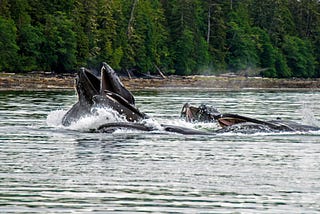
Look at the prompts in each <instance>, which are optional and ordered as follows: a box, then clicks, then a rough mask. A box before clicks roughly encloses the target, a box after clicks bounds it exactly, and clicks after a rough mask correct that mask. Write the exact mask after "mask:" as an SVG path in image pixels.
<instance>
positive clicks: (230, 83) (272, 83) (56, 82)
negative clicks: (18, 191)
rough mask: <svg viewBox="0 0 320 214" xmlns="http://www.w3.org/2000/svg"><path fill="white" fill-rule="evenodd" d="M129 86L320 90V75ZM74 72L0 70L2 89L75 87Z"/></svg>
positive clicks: (143, 81)
mask: <svg viewBox="0 0 320 214" xmlns="http://www.w3.org/2000/svg"><path fill="white" fill-rule="evenodd" d="M121 80H122V82H123V84H124V85H125V86H126V87H128V88H129V89H130V90H133V91H135V90H188V89H190V88H192V89H199V90H201V89H206V90H244V89H245V90H259V89H261V90H263V89H266V90H320V79H319V78H317V79H299V78H294V79H276V78H261V77H244V76H234V75H222V76H200V75H195V76H168V77H166V78H128V77H121ZM74 81H75V74H59V75H57V74H38V73H30V74H15V73H0V91H10V90H17V91H18V90H21V91H32V90H71V89H72V90H73V89H74V86H75V85H74V84H75V82H74Z"/></svg>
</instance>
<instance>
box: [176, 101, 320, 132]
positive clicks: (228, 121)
mask: <svg viewBox="0 0 320 214" xmlns="http://www.w3.org/2000/svg"><path fill="white" fill-rule="evenodd" d="M180 115H181V117H182V118H184V119H185V120H186V121H187V122H195V121H196V122H217V123H218V124H219V125H220V127H221V129H220V130H217V131H216V132H218V133H219V132H231V131H233V132H242V133H254V132H296V131H300V132H307V131H318V130H320V127H317V126H309V125H303V124H300V123H296V122H293V121H287V120H281V119H277V120H270V121H264V120H258V119H255V118H250V117H246V116H242V115H238V114H230V113H220V112H219V111H218V110H217V109H216V108H214V107H213V106H207V105H205V104H201V105H200V106H199V107H195V106H192V105H190V104H189V103H186V104H184V106H183V107H182V110H181V114H180Z"/></svg>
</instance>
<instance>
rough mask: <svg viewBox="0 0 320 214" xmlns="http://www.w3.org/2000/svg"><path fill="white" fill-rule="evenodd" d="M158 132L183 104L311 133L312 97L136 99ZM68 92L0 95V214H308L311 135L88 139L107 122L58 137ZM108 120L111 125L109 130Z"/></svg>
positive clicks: (263, 94) (312, 201) (317, 203)
mask: <svg viewBox="0 0 320 214" xmlns="http://www.w3.org/2000/svg"><path fill="white" fill-rule="evenodd" d="M134 95H135V98H136V105H137V106H138V107H139V109H140V110H141V111H143V112H145V113H147V114H148V115H149V116H151V118H152V119H149V120H148V121H146V123H150V124H152V125H154V126H158V125H159V124H160V123H166V124H174V125H180V126H184V127H189V128H196V129H202V130H208V131H210V130H216V129H218V127H217V125H216V124H205V123H195V124H191V123H186V122H184V121H183V120H182V119H180V118H179V115H180V111H181V108H182V106H183V104H184V103H185V102H189V103H191V104H194V105H199V104H201V103H206V104H209V105H213V106H215V107H216V108H218V109H219V110H220V111H221V112H223V113H237V114H241V115H245V116H249V117H254V118H257V119H262V120H269V119H276V118H277V117H281V118H283V119H286V120H292V121H296V122H299V123H303V124H308V125H317V126H320V123H319V121H320V92H317V91H276V90H275V91H262V90H261V91H250V90H247V91H246V90H243V91H236V92H235V91H206V90H193V89H190V90H183V91H170V90H168V91H138V92H134ZM76 100H77V96H76V94H75V92H74V91H64V92H62V91H30V92H22V91H16V92H13V91H1V92H0V213H108V212H109V213H319V212H320V132H307V133H299V132H296V133H257V134H236V133H223V134H215V135H212V136H200V135H194V136H184V135H181V134H175V133H167V132H164V131H154V132H142V131H128V130H127V131H125V130H118V131H116V132H114V133H112V134H105V133H90V132H89V130H90V128H92V127H97V126H98V125H99V124H101V123H103V122H104V120H105V119H106V118H108V120H111V121H113V120H117V118H115V115H114V114H113V113H112V112H111V111H108V110H104V109H99V111H98V114H97V115H96V116H92V117H85V118H83V119H81V120H80V121H78V122H77V123H75V124H73V125H71V126H70V127H68V128H65V127H63V126H62V125H61V118H62V116H63V114H64V113H65V112H66V111H67V110H68V109H69V108H70V106H72V104H73V103H75V102H76ZM118 119H119V118H118Z"/></svg>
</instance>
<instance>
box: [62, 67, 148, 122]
mask: <svg viewBox="0 0 320 214" xmlns="http://www.w3.org/2000/svg"><path fill="white" fill-rule="evenodd" d="M76 91H77V95H78V102H77V103H76V104H74V105H73V106H72V107H71V109H70V110H69V111H68V112H67V113H66V114H65V115H64V117H63V119H62V124H63V125H64V126H69V125H70V124H71V123H72V122H75V121H78V120H79V119H80V118H81V117H83V116H85V115H91V114H92V112H91V110H92V108H93V107H94V106H96V107H111V108H112V109H114V110H116V111H117V112H118V113H119V114H120V115H123V116H125V118H126V119H127V120H128V121H131V122H133V121H139V120H141V119H143V118H147V115H145V114H144V113H142V112H140V111H139V110H138V108H136V107H135V105H134V103H135V100H134V97H133V95H132V94H131V92H130V91H129V90H127V89H126V88H125V87H124V86H123V84H122V83H121V81H120V79H119V77H118V76H117V75H116V73H115V71H114V70H113V69H112V68H111V67H110V66H109V65H108V64H107V63H103V66H102V68H101V79H99V78H98V77H96V76H95V75H94V74H93V73H92V72H91V71H90V70H88V69H86V68H81V69H80V70H79V71H78V73H77V77H76Z"/></svg>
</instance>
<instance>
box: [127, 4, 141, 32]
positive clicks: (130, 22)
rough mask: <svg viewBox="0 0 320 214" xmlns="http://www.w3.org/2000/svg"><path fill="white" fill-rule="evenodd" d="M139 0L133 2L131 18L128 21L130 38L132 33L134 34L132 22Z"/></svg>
mask: <svg viewBox="0 0 320 214" xmlns="http://www.w3.org/2000/svg"><path fill="white" fill-rule="evenodd" d="M138 1H139V0H134V1H133V4H132V8H131V14H130V19H129V23H128V31H127V35H128V38H130V37H131V34H132V32H133V28H132V22H133V20H134V10H135V8H136V6H137V3H138Z"/></svg>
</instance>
